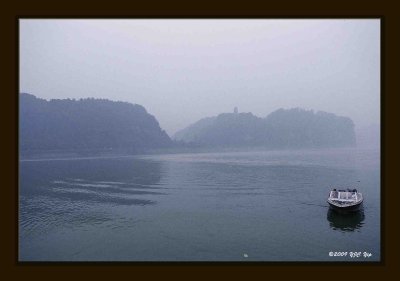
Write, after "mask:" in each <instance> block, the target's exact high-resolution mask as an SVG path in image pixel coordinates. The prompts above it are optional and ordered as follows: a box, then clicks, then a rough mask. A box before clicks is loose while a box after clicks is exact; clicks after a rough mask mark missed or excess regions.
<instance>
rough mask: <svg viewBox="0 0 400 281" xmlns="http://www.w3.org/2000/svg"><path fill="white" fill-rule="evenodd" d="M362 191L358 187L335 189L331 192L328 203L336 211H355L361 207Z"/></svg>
mask: <svg viewBox="0 0 400 281" xmlns="http://www.w3.org/2000/svg"><path fill="white" fill-rule="evenodd" d="M363 200H364V199H363V195H362V193H360V192H358V191H357V189H347V190H344V189H338V190H336V188H335V189H333V190H332V191H331V192H330V193H329V197H328V203H329V205H330V207H331V208H332V209H334V210H336V211H344V212H354V211H358V210H359V209H360V208H361V205H362V202H363Z"/></svg>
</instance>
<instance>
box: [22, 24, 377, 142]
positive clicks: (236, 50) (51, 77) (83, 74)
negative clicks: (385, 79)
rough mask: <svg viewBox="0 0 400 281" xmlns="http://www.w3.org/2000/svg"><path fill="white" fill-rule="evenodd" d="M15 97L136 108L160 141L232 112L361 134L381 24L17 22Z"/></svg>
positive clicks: (373, 88)
mask: <svg viewBox="0 0 400 281" xmlns="http://www.w3.org/2000/svg"><path fill="white" fill-rule="evenodd" d="M20 92H27V93H31V94H34V95H36V96H38V97H40V98H45V99H52V98H85V97H96V98H107V99H111V100H121V101H128V102H132V103H137V104H140V105H143V106H144V107H145V108H146V109H147V111H148V112H149V113H151V114H152V115H154V116H155V117H156V118H157V119H158V121H159V122H160V125H161V127H162V128H163V129H165V130H166V131H167V132H168V134H169V135H172V134H173V133H175V132H176V131H177V130H179V129H182V128H184V127H186V126H187V125H189V124H191V123H193V122H195V121H197V120H198V119H200V118H203V117H206V116H214V115H217V114H219V113H221V112H232V111H233V108H234V107H235V106H237V107H238V108H239V111H240V112H252V113H253V114H255V115H257V116H260V117H265V116H266V115H268V114H269V113H270V112H272V111H274V110H276V109H278V108H281V107H283V108H292V107H302V108H306V109H314V110H323V111H328V112H333V113H335V114H338V115H344V116H348V117H350V118H352V119H353V121H354V122H355V124H356V126H359V127H364V126H368V125H369V124H379V123H380V119H379V115H380V104H379V100H380V21H379V20H364V19H357V20H343V19H338V20H284V19H282V20H268V19H266V20H243V19H241V20H221V19H220V20H161V19H160V20H139V19H132V20H42V19H31V20H21V21H20Z"/></svg>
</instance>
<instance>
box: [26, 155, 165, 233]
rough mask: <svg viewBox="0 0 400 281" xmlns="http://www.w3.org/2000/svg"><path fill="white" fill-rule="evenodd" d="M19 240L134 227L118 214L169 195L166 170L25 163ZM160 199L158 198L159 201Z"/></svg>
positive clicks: (117, 163) (132, 164)
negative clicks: (89, 229) (97, 228)
mask: <svg viewBox="0 0 400 281" xmlns="http://www.w3.org/2000/svg"><path fill="white" fill-rule="evenodd" d="M20 165H21V169H20V189H19V191H20V192H19V193H20V209H19V222H20V235H21V236H22V237H25V238H26V237H29V236H31V235H39V234H40V233H45V232H46V231H50V229H57V228H62V227H66V228H72V227H88V226H95V225H105V224H111V225H108V227H111V228H114V226H115V227H116V226H118V225H125V226H129V225H131V222H134V221H136V218H135V217H132V216H130V215H125V214H121V212H120V213H118V212H117V209H116V206H118V207H119V208H121V207H123V206H125V207H130V206H131V207H134V206H138V207H140V206H148V205H155V204H156V203H157V200H156V198H160V197H159V196H163V195H166V194H167V193H166V192H165V190H166V189H167V188H165V186H161V185H160V184H159V182H160V180H161V177H162V164H160V163H156V162H152V161H140V162H137V161H133V160H132V159H126V158H121V159H105V160H102V159H100V160H99V159H97V160H76V161H73V162H72V161H57V162H55V161H36V162H34V163H30V162H21V163H20ZM157 196H158V197H157Z"/></svg>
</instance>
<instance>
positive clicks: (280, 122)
mask: <svg viewBox="0 0 400 281" xmlns="http://www.w3.org/2000/svg"><path fill="white" fill-rule="evenodd" d="M173 139H175V140H176V141H180V142H184V143H189V144H193V145H194V144H197V145H201V146H222V147H224V146H254V145H257V146H264V147H269V148H313V147H342V146H354V145H355V144H356V138H355V131H354V124H353V121H352V120H351V119H350V118H347V117H341V116H336V115H335V114H332V113H327V112H322V111H318V112H314V111H313V110H304V109H300V108H294V109H289V110H285V109H279V110H277V111H274V112H272V113H271V114H269V115H268V116H267V117H266V118H260V117H257V116H254V115H253V114H252V113H222V114H220V115H218V116H216V117H207V118H204V119H201V120H199V121H198V122H196V123H194V124H192V125H190V126H188V127H187V128H185V129H183V130H181V131H179V132H177V133H176V134H175V135H174V137H173Z"/></svg>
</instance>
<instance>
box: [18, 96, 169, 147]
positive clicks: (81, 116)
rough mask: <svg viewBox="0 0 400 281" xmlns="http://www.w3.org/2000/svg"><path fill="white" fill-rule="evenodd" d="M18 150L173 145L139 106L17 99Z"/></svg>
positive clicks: (27, 98) (91, 99) (89, 99)
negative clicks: (18, 102)
mask: <svg viewBox="0 0 400 281" xmlns="http://www.w3.org/2000/svg"><path fill="white" fill-rule="evenodd" d="M19 125H20V129H19V142H20V151H21V152H26V151H41V150H54V151H58V150H59V151H92V150H99V151H100V150H108V151H113V150H119V151H127V152H141V151H143V150H146V149H153V148H164V147H169V146H171V145H172V141H171V139H170V138H169V136H168V135H167V134H166V133H165V131H163V130H162V129H161V128H160V126H159V123H158V121H157V120H156V119H155V118H154V116H152V115H150V114H149V113H147V112H146V109H145V108H144V107H142V106H140V105H137V104H130V103H127V102H114V101H110V100H105V99H94V98H88V99H80V100H74V99H62V100H61V99H52V100H50V101H47V100H44V99H39V98H36V97H35V96H33V95H30V94H25V93H22V94H20V108H19Z"/></svg>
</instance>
